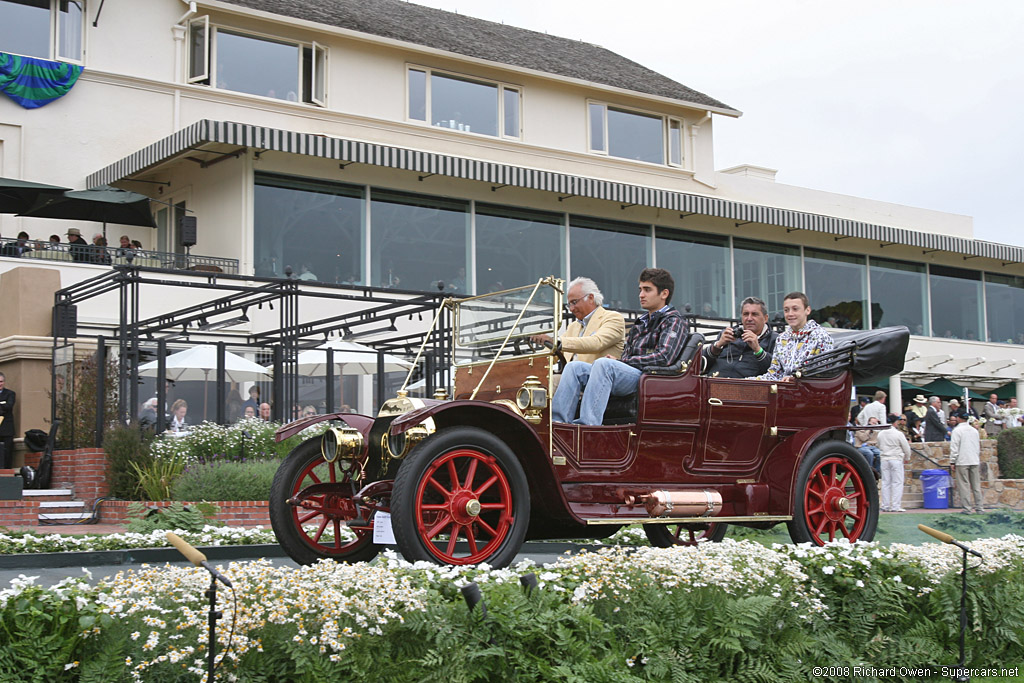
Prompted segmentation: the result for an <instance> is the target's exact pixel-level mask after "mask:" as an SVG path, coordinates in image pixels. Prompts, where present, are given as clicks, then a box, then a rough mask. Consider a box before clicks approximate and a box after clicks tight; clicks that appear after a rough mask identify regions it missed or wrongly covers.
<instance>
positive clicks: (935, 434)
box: [924, 396, 946, 441]
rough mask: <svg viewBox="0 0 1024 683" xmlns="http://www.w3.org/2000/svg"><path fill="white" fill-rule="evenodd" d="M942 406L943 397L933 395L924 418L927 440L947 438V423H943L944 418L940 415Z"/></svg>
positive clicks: (943, 439) (925, 438)
mask: <svg viewBox="0 0 1024 683" xmlns="http://www.w3.org/2000/svg"><path fill="white" fill-rule="evenodd" d="M941 406H942V401H941V399H939V397H938V396H932V397H931V400H930V401H929V405H928V413H927V414H926V415H925V418H924V440H925V441H945V440H946V425H944V424H943V423H942V418H941V417H939V410H940V408H941Z"/></svg>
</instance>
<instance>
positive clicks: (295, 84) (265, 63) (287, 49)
mask: <svg viewBox="0 0 1024 683" xmlns="http://www.w3.org/2000/svg"><path fill="white" fill-rule="evenodd" d="M189 31H190V36H189V50H190V57H189V82H191V83H199V84H202V85H211V86H213V87H215V88H222V89H224V90H233V91H234V92H243V93H248V94H250V95H261V96H263V97H272V98H274V99H278V100H288V101H291V102H307V103H311V104H318V105H323V104H324V103H325V93H324V88H325V82H326V79H325V73H326V68H327V53H326V51H325V50H324V48H323V47H321V46H320V45H317V44H316V43H311V44H309V45H301V44H298V43H292V42H288V41H281V40H274V39H272V38H266V37H261V36H255V35H250V34H247V33H240V32H237V31H231V30H228V29H224V28H210V26H209V19H208V18H207V17H198V18H196V19H193V20H192V21H191V22H190V24H189ZM211 55H213V56H214V58H213V60H212V61H211V58H210V56H211Z"/></svg>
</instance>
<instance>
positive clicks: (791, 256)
mask: <svg viewBox="0 0 1024 683" xmlns="http://www.w3.org/2000/svg"><path fill="white" fill-rule="evenodd" d="M732 244H733V263H734V265H735V269H736V270H735V272H734V274H733V276H734V282H735V290H734V292H735V294H734V300H735V303H736V310H739V302H740V301H742V300H743V299H745V298H746V297H748V296H756V297H759V298H761V299H763V300H764V302H765V303H766V304H767V305H768V315H769V316H770V317H774V316H775V314H781V313H782V302H783V299H784V298H785V296H786V295H787V294H789V293H790V292H794V291H801V290H803V278H802V277H801V274H800V249H799V248H797V247H787V246H784V245H781V244H767V243H765V242H755V241H753V240H744V239H734V240H733V243H732ZM815 306H816V303H815V301H814V300H813V299H811V307H812V308H814V307H815Z"/></svg>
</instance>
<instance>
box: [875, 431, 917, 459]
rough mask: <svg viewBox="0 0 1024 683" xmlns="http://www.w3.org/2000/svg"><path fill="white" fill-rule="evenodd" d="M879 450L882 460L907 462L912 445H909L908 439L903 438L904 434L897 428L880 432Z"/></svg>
mask: <svg viewBox="0 0 1024 683" xmlns="http://www.w3.org/2000/svg"><path fill="white" fill-rule="evenodd" d="M878 450H879V451H880V452H881V455H882V458H899V459H900V460H906V459H907V458H909V457H910V444H909V443H907V437H905V436H903V432H901V431H900V430H898V429H896V428H895V427H890V428H889V429H883V430H882V431H880V432H878Z"/></svg>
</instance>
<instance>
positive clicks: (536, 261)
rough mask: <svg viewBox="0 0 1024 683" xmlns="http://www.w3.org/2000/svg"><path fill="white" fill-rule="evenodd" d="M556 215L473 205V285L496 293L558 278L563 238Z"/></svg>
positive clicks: (560, 222) (558, 218)
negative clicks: (474, 256) (551, 277)
mask: <svg viewBox="0 0 1024 683" xmlns="http://www.w3.org/2000/svg"><path fill="white" fill-rule="evenodd" d="M562 223H563V221H562V216H560V215H559V214H549V213H541V212H539V211H527V210H523V209H513V208H508V207H503V206H491V205H487V204H479V203H478V204H477V205H476V284H477V291H479V292H495V291H498V290H501V289H507V288H509V287H517V286H519V285H522V284H526V283H529V282H536V281H537V280H539V279H540V278H542V277H545V276H547V275H554V276H556V277H561V275H562V264H563V262H564V257H563V253H564V251H565V249H564V246H563V245H564V244H565V237H564V232H563V225H562Z"/></svg>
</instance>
